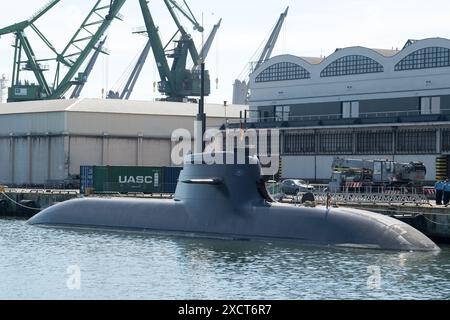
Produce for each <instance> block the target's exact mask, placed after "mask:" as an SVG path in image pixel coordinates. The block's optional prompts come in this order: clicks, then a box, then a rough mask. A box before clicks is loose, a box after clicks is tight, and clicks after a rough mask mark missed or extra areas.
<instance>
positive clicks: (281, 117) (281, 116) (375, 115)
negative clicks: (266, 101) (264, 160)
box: [229, 109, 450, 124]
mask: <svg viewBox="0 0 450 320" xmlns="http://www.w3.org/2000/svg"><path fill="white" fill-rule="evenodd" d="M249 114H250V116H249V117H248V118H247V119H246V121H247V123H273V122H276V123H282V122H301V121H324V120H357V119H380V118H389V119H396V118H399V117H427V116H428V117H429V116H440V115H442V114H450V109H441V112H440V113H433V114H431V113H430V114H422V113H421V111H420V110H408V111H386V112H366V113H360V114H359V115H358V117H343V115H342V114H321V115H304V116H292V115H290V113H288V112H281V111H280V112H279V113H278V114H276V115H272V116H269V117H261V116H260V115H261V111H249ZM251 115H256V116H254V117H252V116H251ZM242 120H243V119H241V120H230V121H229V124H233V123H239V122H240V121H242Z"/></svg>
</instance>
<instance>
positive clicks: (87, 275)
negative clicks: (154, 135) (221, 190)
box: [0, 220, 450, 299]
mask: <svg viewBox="0 0 450 320" xmlns="http://www.w3.org/2000/svg"><path fill="white" fill-rule="evenodd" d="M0 257H1V259H0V299H94V298H95V299H440V298H448V297H450V248H449V247H444V248H443V250H442V252H441V253H439V254H436V253H414V252H385V251H369V250H353V249H341V248H339V249H336V248H328V247H325V248H317V247H304V246H298V245H292V244H291V245H289V244H282V243H265V242H237V241H219V240H207V239H192V238H178V237H168V236H167V237H166V236H155V235H142V234H130V233H114V232H97V231H75V230H62V229H47V228H36V227H32V226H29V225H27V224H25V222H24V221H18V220H0ZM73 265H75V266H79V267H80V270H81V288H80V290H69V289H68V287H67V280H68V278H69V275H68V274H67V268H68V267H69V266H73ZM377 271H379V272H380V278H379V285H380V286H379V287H375V288H372V287H369V286H373V285H374V284H377V281H376V279H378V278H376V275H377ZM374 272H375V274H374ZM371 276H372V277H371ZM374 276H375V278H373V277H374ZM374 279H375V282H373V280H374Z"/></svg>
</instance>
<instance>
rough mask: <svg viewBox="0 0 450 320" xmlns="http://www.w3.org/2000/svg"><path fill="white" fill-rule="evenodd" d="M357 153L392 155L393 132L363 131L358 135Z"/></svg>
mask: <svg viewBox="0 0 450 320" xmlns="http://www.w3.org/2000/svg"><path fill="white" fill-rule="evenodd" d="M355 138H356V153H358V154H390V153H392V146H393V139H392V138H393V133H392V131H361V132H357V134H356V137H355Z"/></svg>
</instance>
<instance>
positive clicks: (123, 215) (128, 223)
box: [29, 153, 438, 251]
mask: <svg viewBox="0 0 450 320" xmlns="http://www.w3.org/2000/svg"><path fill="white" fill-rule="evenodd" d="M227 155H229V154H226V153H224V154H223V156H224V157H226V156H227ZM247 160H248V161H247V162H246V163H245V164H232V165H224V164H213V165H207V164H205V163H204V162H203V155H202V154H198V155H191V156H190V157H189V159H187V160H186V161H185V165H184V168H183V170H182V171H181V174H180V177H179V181H178V184H177V188H176V192H175V197H174V199H173V200H148V199H123V198H120V199H99V198H82V199H76V200H71V201H67V202H63V203H60V204H57V205H54V206H52V207H50V208H47V209H45V210H44V211H42V212H40V213H39V214H37V215H36V216H34V217H33V218H32V219H31V220H29V223H30V224H32V225H47V226H64V227H83V228H103V229H118V230H120V229H124V230H136V231H152V232H167V233H181V234H188V235H201V236H208V237H220V238H224V237H226V238H232V239H257V238H266V239H279V240H289V241H299V242H302V243H305V244H317V245H335V246H345V247H359V248H373V249H386V250H414V251H433V250H438V247H437V246H436V245H435V244H434V243H433V242H432V241H431V240H430V239H428V238H427V237H426V236H425V235H423V234H422V233H421V232H419V231H418V230H416V229H414V228H412V227H411V226H409V225H407V224H405V223H403V222H401V221H399V220H396V219H393V218H389V217H386V216H383V215H381V214H377V213H373V212H367V211H361V210H356V209H342V208H331V209H327V208H325V207H317V208H307V207H296V206H293V205H286V204H280V203H276V202H274V201H273V199H272V198H271V197H270V195H268V193H267V190H266V188H265V184H264V181H263V179H262V175H261V166H260V163H259V161H258V159H257V158H256V157H248V159H247Z"/></svg>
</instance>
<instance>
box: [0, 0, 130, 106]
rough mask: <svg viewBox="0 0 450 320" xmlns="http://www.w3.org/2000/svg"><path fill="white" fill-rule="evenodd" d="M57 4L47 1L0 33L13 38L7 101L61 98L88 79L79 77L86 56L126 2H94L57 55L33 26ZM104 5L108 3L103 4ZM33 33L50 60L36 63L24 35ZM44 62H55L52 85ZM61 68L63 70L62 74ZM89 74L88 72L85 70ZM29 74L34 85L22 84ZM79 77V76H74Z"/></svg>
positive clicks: (117, 16) (39, 60)
mask: <svg viewBox="0 0 450 320" xmlns="http://www.w3.org/2000/svg"><path fill="white" fill-rule="evenodd" d="M59 2H60V0H53V1H50V2H49V3H48V4H47V5H46V6H44V7H43V8H42V9H40V10H39V11H37V12H36V13H35V14H34V15H33V16H32V17H31V18H30V19H28V20H24V21H22V22H19V23H16V24H13V25H11V26H8V27H6V28H3V29H0V36H1V35H5V34H11V33H12V34H14V35H15V42H14V45H13V47H14V64H13V76H12V79H11V87H10V88H9V90H8V101H9V102H15V101H29V100H43V99H61V98H64V96H65V94H66V93H67V91H68V90H69V89H70V88H71V87H72V86H77V85H82V84H84V83H85V80H86V78H87V76H86V74H85V72H81V73H78V71H79V70H80V68H81V67H82V65H83V64H84V63H85V62H86V59H87V58H88V57H89V55H90V54H91V53H92V52H93V51H94V50H96V46H97V44H98V43H99V42H100V38H101V37H102V36H103V34H104V33H105V32H106V30H107V29H108V28H109V26H110V25H111V22H112V21H113V20H114V19H115V18H118V19H121V17H120V15H119V11H120V9H121V8H122V6H123V5H124V3H125V2H126V0H108V1H106V0H97V1H96V2H95V4H94V7H93V8H92V10H91V11H90V12H89V14H88V15H87V17H86V18H85V20H84V21H83V23H82V24H81V26H80V27H79V28H78V30H77V31H76V32H75V34H74V35H73V37H72V38H71V40H70V41H69V43H68V44H67V45H66V47H65V48H64V49H63V50H62V51H61V52H58V51H57V50H56V49H55V47H54V46H53V45H52V44H51V43H50V41H49V40H48V39H47V38H46V37H45V35H44V34H43V33H42V32H41V31H40V30H39V29H38V28H37V26H36V24H35V22H36V21H37V20H38V19H40V18H41V17H42V16H44V15H45V14H46V13H47V12H48V11H49V10H50V9H52V8H53V7H54V6H55V5H56V4H58V3H59ZM105 2H107V3H109V4H106V3H105ZM28 29H31V30H32V31H34V32H35V33H36V34H37V35H38V37H39V39H40V40H41V41H42V42H43V43H44V44H45V45H46V46H47V47H48V48H49V49H50V50H51V51H52V52H53V53H54V55H55V56H54V57H52V58H44V59H38V58H37V57H36V54H35V52H34V50H33V49H32V46H31V43H30V41H29V40H28V37H27V35H26V30H28ZM44 62H55V63H56V68H55V69H56V70H55V75H54V79H53V84H52V85H50V84H49V83H48V81H47V79H46V77H45V75H44V72H46V71H49V67H48V66H47V65H44V64H43V63H44ZM62 67H66V68H67V71H66V73H65V74H63V73H62ZM87 70H88V69H87ZM22 72H32V73H33V75H34V77H35V79H36V82H37V83H29V82H28V81H27V82H22V80H21V77H20V74H21V73H22ZM77 73H78V75H77Z"/></svg>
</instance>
